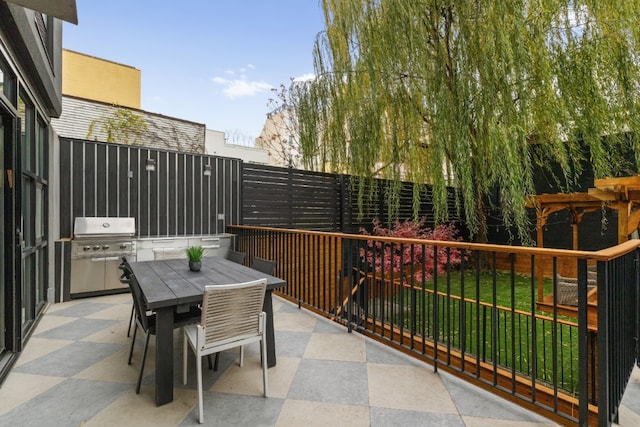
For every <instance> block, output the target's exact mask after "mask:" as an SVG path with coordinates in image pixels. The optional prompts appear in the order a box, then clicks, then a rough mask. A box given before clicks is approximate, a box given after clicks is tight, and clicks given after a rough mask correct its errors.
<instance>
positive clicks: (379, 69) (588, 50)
mask: <svg viewBox="0 0 640 427" xmlns="http://www.w3.org/2000/svg"><path fill="white" fill-rule="evenodd" d="M322 8H323V11H324V17H325V25H326V29H325V31H323V32H322V33H320V34H319V35H318V38H317V40H316V44H315V48H314V67H315V72H316V76H317V77H316V79H315V80H314V81H313V82H308V83H307V84H305V85H299V86H298V87H297V88H296V90H297V92H296V96H297V101H296V113H297V116H298V119H299V129H300V138H301V145H302V150H303V156H304V159H305V161H306V162H319V164H320V165H322V166H324V167H325V170H332V171H340V172H346V173H351V174H354V175H356V176H360V177H384V178H390V179H392V180H400V179H402V180H405V181H411V182H414V183H415V185H414V201H415V202H418V201H419V199H420V197H424V192H423V191H421V190H422V189H423V188H424V185H425V184H429V186H431V188H432V192H433V193H432V194H433V203H434V210H435V214H436V218H437V220H438V221H445V220H446V219H447V217H448V214H449V212H448V208H447V203H446V202H447V198H446V188H447V186H448V185H453V186H454V187H455V188H456V190H457V192H458V196H459V200H461V201H463V203H462V206H464V218H465V219H466V223H467V225H468V226H469V228H470V230H471V231H472V232H473V233H474V235H475V237H476V239H477V240H480V241H483V240H486V237H487V229H486V216H485V215H486V212H487V208H488V206H487V200H489V198H488V197H487V196H488V195H489V194H496V193H497V194H499V198H498V199H499V200H497V202H496V203H497V204H498V206H497V207H499V208H500V209H501V211H502V213H503V218H504V221H505V224H506V225H507V226H509V228H512V227H513V226H515V230H517V234H518V235H519V236H520V238H522V239H524V240H527V238H528V236H529V224H528V216H527V214H526V209H525V198H526V196H527V195H528V194H531V193H533V191H534V186H533V177H532V171H533V170H534V169H535V167H537V166H542V167H544V166H545V165H549V164H551V163H552V162H554V163H556V164H558V165H559V166H560V168H559V170H561V172H560V173H558V174H557V175H556V176H557V178H558V182H559V183H561V184H562V185H563V188H565V189H567V190H568V189H570V188H571V186H572V185H574V184H575V183H576V179H578V178H579V176H580V174H581V173H582V169H581V166H580V165H581V164H582V161H586V162H590V163H591V164H592V167H593V170H594V172H595V175H596V176H597V177H600V176H609V175H615V174H616V170H615V168H616V164H617V161H615V158H614V156H615V154H614V153H619V152H620V151H621V150H620V145H621V144H623V145H624V144H627V145H629V144H634V142H633V141H634V139H633V138H632V137H631V138H630V137H629V135H632V132H633V131H634V130H636V129H638V124H639V123H638V122H639V117H638V116H639V112H638V105H637V104H638V90H639V87H638V82H639V81H640V75H639V69H638V65H639V62H638V61H639V57H638V55H639V53H640V25H639V24H640V22H639V17H640V0H624V1H620V0H608V1H601V0H591V1H584V0H494V1H479V0H430V1H425V0H411V1H407V0H324V1H322ZM624 148H625V149H629V148H631V149H633V148H634V147H632V146H627V147H624ZM622 151H624V149H623V150H622ZM634 162H636V163H637V160H634ZM496 189H498V190H497V191H496ZM388 197H390V198H392V199H394V197H395V196H394V191H393V189H392V191H391V192H389V194H388ZM494 199H495V198H494ZM395 200H397V199H395ZM416 206H417V203H414V211H415V210H416Z"/></svg>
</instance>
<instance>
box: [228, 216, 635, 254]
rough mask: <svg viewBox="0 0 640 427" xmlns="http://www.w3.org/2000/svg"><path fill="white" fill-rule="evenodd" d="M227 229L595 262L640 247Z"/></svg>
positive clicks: (630, 243)
mask: <svg viewBox="0 0 640 427" xmlns="http://www.w3.org/2000/svg"><path fill="white" fill-rule="evenodd" d="M227 227H229V228H233V229H239V230H257V231H270V232H278V233H284V234H303V235H315V236H331V237H335V238H342V239H355V240H375V241H380V242H390V243H392V242H395V243H404V244H415V245H431V246H447V247H451V248H458V249H465V250H470V251H486V252H501V253H513V254H528V255H536V256H551V257H567V258H582V259H591V260H596V261H609V260H611V259H614V258H617V257H620V256H622V255H625V254H627V253H629V252H631V251H633V250H635V249H637V248H638V247H640V239H631V240H628V241H626V242H624V243H621V244H619V245H616V246H612V247H610V248H606V249H602V250H599V251H578V250H572V249H553V248H536V247H530V246H509V245H495V244H486V243H470V242H459V241H450V240H447V241H443V240H425V239H402V238H397V237H382V236H367V235H363V234H347V233H337V232H326V231H311V230H300V229H291V228H276V227H259V226H249V225H233V224H230V225H227Z"/></svg>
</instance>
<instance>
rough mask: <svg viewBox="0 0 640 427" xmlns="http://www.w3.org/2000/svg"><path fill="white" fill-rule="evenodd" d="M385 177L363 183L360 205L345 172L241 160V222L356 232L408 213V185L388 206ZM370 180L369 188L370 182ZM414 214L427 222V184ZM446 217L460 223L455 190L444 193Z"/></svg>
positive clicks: (429, 215)
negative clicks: (396, 204) (393, 208)
mask: <svg viewBox="0 0 640 427" xmlns="http://www.w3.org/2000/svg"><path fill="white" fill-rule="evenodd" d="M388 184H389V183H388V182H387V181H385V180H371V181H368V182H367V183H366V184H365V187H364V188H365V189H364V196H363V197H360V199H361V200H362V206H361V207H362V209H361V208H360V206H359V203H358V199H359V196H358V182H357V178H354V177H350V176H348V175H338V174H329V173H319V172H310V171H303V170H296V169H287V168H279V167H273V166H264V165H255V164H248V163H245V164H243V173H242V224H243V225H253V226H260V227H276V228H292V229H303V230H313V231H341V232H345V233H359V230H360V228H361V227H364V228H371V222H372V220H373V218H378V219H380V221H381V222H383V223H387V222H388V221H393V220H395V219H400V220H406V219H409V218H412V216H413V210H412V209H413V189H412V184H411V183H403V184H402V188H401V189H400V192H399V209H398V211H397V212H392V211H390V210H389V205H388V203H387V201H386V196H385V193H386V186H387V185H388ZM372 186H373V188H372ZM420 196H421V204H420V210H419V216H421V217H422V216H424V217H426V218H427V223H428V224H429V225H433V222H434V216H433V202H432V198H431V192H430V189H429V187H424V189H423V190H422V191H421V194H420ZM448 205H449V212H450V218H451V220H452V221H455V222H456V223H458V226H459V228H461V229H464V227H463V226H461V225H460V223H461V221H460V217H459V216H458V214H457V212H456V209H455V194H454V192H453V190H451V191H449V193H448Z"/></svg>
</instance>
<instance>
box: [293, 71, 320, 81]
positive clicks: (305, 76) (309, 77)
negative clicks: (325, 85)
mask: <svg viewBox="0 0 640 427" xmlns="http://www.w3.org/2000/svg"><path fill="white" fill-rule="evenodd" d="M315 78H316V75H315V74H313V73H307V74H303V75H301V76H298V77H294V78H293V81H294V82H306V81H307V80H315Z"/></svg>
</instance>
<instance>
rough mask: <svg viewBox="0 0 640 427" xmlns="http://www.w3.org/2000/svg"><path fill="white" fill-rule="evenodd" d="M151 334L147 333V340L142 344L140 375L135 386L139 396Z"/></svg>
mask: <svg viewBox="0 0 640 427" xmlns="http://www.w3.org/2000/svg"><path fill="white" fill-rule="evenodd" d="M150 336H151V334H149V333H147V340H146V341H145V343H144V353H143V354H142V365H141V366H140V375H138V385H137V386H136V394H140V384H142V374H143V373H144V362H145V361H146V360H147V349H148V348H149V337H150Z"/></svg>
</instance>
